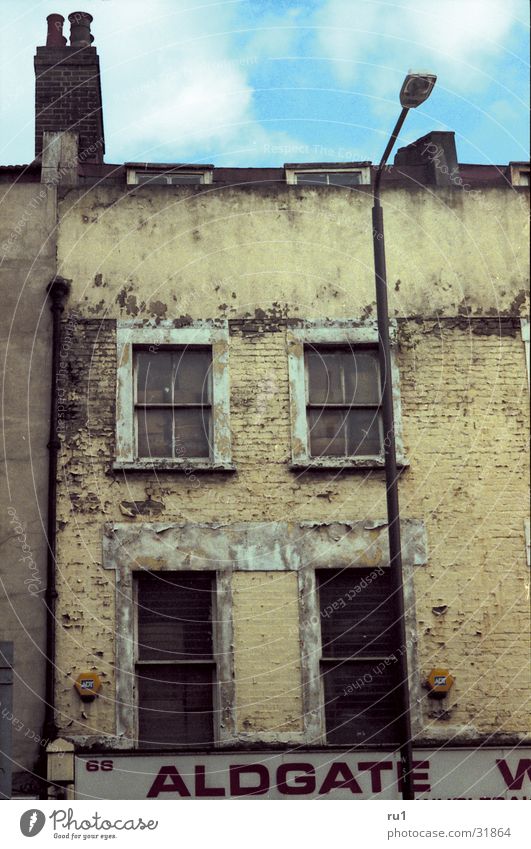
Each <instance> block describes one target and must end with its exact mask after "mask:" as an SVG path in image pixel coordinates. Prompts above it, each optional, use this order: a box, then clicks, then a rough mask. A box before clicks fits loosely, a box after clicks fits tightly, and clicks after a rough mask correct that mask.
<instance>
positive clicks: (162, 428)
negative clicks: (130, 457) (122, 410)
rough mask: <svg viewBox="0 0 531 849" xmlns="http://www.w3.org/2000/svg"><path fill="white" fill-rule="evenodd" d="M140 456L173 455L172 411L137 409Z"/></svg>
mask: <svg viewBox="0 0 531 849" xmlns="http://www.w3.org/2000/svg"><path fill="white" fill-rule="evenodd" d="M136 418H137V428H138V456H139V457H171V456H172V411H171V409H170V410H150V409H142V408H139V409H137V411H136Z"/></svg>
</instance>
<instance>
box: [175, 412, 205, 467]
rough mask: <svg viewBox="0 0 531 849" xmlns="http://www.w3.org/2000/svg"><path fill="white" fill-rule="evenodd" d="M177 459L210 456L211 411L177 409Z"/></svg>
mask: <svg viewBox="0 0 531 849" xmlns="http://www.w3.org/2000/svg"><path fill="white" fill-rule="evenodd" d="M174 415H175V457H177V458H180V457H209V456H210V409H208V408H207V409H205V408H203V409H198V410H194V409H192V410H187V409H182V408H179V407H176V408H175V409H174Z"/></svg>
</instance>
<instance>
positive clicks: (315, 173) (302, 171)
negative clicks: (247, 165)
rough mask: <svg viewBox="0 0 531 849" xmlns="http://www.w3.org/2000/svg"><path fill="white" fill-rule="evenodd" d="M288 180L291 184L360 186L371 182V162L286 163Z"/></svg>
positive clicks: (285, 168)
mask: <svg viewBox="0 0 531 849" xmlns="http://www.w3.org/2000/svg"><path fill="white" fill-rule="evenodd" d="M284 170H285V174H286V182H287V183H289V184H291V185H301V184H304V185H307V184H310V185H317V186H347V187H348V186H359V185H369V184H370V182H371V175H370V163H368V162H367V163H362V164H361V163H360V164H358V165H348V164H346V163H341V164H337V165H335V164H334V163H330V164H313V163H308V164H306V165H305V164H300V165H285V166H284Z"/></svg>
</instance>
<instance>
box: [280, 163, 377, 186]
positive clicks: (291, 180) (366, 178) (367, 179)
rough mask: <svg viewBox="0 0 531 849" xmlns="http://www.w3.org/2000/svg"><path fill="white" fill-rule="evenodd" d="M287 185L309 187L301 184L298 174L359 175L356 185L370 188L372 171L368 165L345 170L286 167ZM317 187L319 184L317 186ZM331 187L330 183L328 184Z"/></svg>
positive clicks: (300, 166)
mask: <svg viewBox="0 0 531 849" xmlns="http://www.w3.org/2000/svg"><path fill="white" fill-rule="evenodd" d="M285 173H286V183H287V184H288V185H290V186H296V185H299V186H300V185H302V186H307V185H308V183H299V182H298V180H297V175H298V174H359V175H360V181H359V183H357V184H356V185H358V186H369V185H370V183H371V169H370V166H368V165H362V166H353V167H352V168H348V167H344V168H335V167H334V166H333V165H331V166H329V167H326V166H321V167H318V168H316V167H312V166H311V165H309V166H308V167H306V166H304V165H298V166H297V167H295V168H294V167H286V166H285ZM316 185H317V184H316ZM322 185H325V184H322ZM326 185H327V186H328V185H330V184H329V183H327V184H326ZM336 188H348V186H343V187H341V186H336Z"/></svg>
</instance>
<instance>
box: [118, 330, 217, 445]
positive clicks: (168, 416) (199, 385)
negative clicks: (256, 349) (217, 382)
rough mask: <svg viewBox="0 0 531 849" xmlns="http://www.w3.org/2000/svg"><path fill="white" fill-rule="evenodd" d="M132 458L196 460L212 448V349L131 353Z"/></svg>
mask: <svg viewBox="0 0 531 849" xmlns="http://www.w3.org/2000/svg"><path fill="white" fill-rule="evenodd" d="M135 423H136V439H137V455H138V457H149V458H151V457H171V458H175V459H180V458H196V457H197V458H200V457H209V456H210V447H211V444H212V430H211V429H212V350H211V348H198V347H195V346H194V347H190V346H189V347H186V348H184V347H183V348H173V349H171V350H168V349H164V348H161V349H160V350H155V351H151V350H149V349H148V350H144V349H136V350H135Z"/></svg>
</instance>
